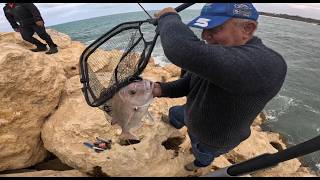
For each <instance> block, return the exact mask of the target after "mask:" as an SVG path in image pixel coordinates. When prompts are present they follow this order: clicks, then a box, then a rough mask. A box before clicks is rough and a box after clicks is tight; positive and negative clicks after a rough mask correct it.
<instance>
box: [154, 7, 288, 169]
mask: <svg viewBox="0 0 320 180" xmlns="http://www.w3.org/2000/svg"><path fill="white" fill-rule="evenodd" d="M258 16H259V15H258V12H257V11H256V9H255V8H254V7H253V5H252V4H251V3H217V4H215V3H211V4H206V5H205V6H204V7H203V8H202V10H201V15H200V16H199V17H197V18H195V19H194V20H193V21H191V22H190V23H189V24H188V26H192V27H195V28H201V29H203V31H202V39H203V40H204V41H202V40H200V39H198V37H197V36H196V35H195V34H194V33H193V31H192V30H191V29H190V28H189V27H188V26H187V25H185V24H184V23H183V22H182V21H181V18H180V16H179V15H178V14H177V12H176V11H175V10H174V9H173V8H165V9H163V10H161V11H160V12H158V13H157V14H156V17H157V18H158V27H157V31H158V32H159V33H160V37H161V43H162V46H163V50H164V53H165V55H166V57H167V58H168V59H169V60H170V61H171V62H172V63H173V64H175V65H177V66H179V67H181V68H182V69H184V70H186V71H187V73H186V74H185V75H184V76H183V77H182V78H180V79H178V80H176V81H173V82H167V83H159V82H157V83H155V88H154V90H153V94H154V96H155V97H170V98H178V97H183V96H187V103H186V104H185V105H183V106H175V107H171V108H170V110H169V123H170V124H171V125H172V126H174V127H175V128H177V129H179V128H182V127H183V126H186V127H187V129H188V134H189V137H190V139H191V145H192V151H193V154H194V156H195V160H194V161H193V162H191V163H189V164H187V165H185V169H186V170H189V171H191V170H195V169H198V168H200V167H206V166H209V165H210V164H211V163H212V162H213V160H214V158H216V157H218V156H220V155H222V154H225V153H227V152H228V151H230V150H232V149H233V148H235V147H236V146H238V145H239V144H240V143H241V142H242V141H244V140H245V139H247V138H248V137H249V136H250V134H251V131H250V126H251V124H252V122H253V120H254V119H255V117H256V116H257V115H258V114H259V113H260V112H261V111H262V110H263V108H264V107H265V105H266V104H267V103H268V102H269V101H270V100H271V99H272V98H273V97H274V96H275V95H276V94H277V93H278V92H279V91H280V89H281V87H282V84H283V82H284V80H285V76H286V72H287V65H286V62H285V61H284V59H283V58H282V56H281V55H280V54H278V53H277V52H275V51H274V50H272V49H270V48H268V47H266V46H265V45H264V44H263V43H262V41H261V39H259V38H258V37H256V36H254V35H253V34H254V32H255V30H256V28H257V24H258V23H257V19H258Z"/></svg>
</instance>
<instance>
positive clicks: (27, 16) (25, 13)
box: [3, 3, 43, 29]
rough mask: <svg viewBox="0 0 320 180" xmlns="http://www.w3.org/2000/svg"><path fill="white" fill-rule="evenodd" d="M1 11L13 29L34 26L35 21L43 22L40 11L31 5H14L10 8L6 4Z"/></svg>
mask: <svg viewBox="0 0 320 180" xmlns="http://www.w3.org/2000/svg"><path fill="white" fill-rule="evenodd" d="M3 11H4V14H5V16H6V18H7V19H8V21H9V23H10V25H11V26H12V28H14V29H15V28H18V27H19V25H20V26H21V27H25V26H28V25H34V24H35V22H36V21H43V19H42V17H41V14H40V11H39V10H38V8H37V7H36V6H35V5H34V4H33V3H15V6H14V7H12V8H11V7H10V6H9V5H8V3H7V4H6V5H5V7H4V8H3ZM17 23H19V25H18V24H17Z"/></svg>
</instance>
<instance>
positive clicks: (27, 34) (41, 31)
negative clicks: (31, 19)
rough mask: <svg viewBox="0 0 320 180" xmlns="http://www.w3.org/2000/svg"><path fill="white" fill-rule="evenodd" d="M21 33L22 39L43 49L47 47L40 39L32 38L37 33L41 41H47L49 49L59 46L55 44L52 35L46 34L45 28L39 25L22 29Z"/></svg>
mask: <svg viewBox="0 0 320 180" xmlns="http://www.w3.org/2000/svg"><path fill="white" fill-rule="evenodd" d="M20 33H21V36H22V39H24V40H25V41H28V42H30V43H32V44H34V45H36V46H37V47H43V46H46V45H45V44H43V43H41V42H40V41H39V40H38V39H36V38H34V37H32V36H33V34H34V33H37V34H38V36H39V37H40V38H41V39H43V40H44V41H46V43H47V44H48V45H49V47H57V45H56V44H54V43H53V41H52V39H51V37H50V35H49V34H48V33H47V32H46V29H45V27H40V26H37V25H29V26H25V27H22V28H20Z"/></svg>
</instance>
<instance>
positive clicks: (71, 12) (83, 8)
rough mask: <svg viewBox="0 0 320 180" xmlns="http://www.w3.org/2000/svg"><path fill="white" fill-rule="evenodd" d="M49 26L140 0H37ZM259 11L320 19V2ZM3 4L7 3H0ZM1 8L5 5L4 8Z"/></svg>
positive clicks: (2, 26)
mask: <svg viewBox="0 0 320 180" xmlns="http://www.w3.org/2000/svg"><path fill="white" fill-rule="evenodd" d="M35 4H36V6H37V7H38V8H39V10H40V12H41V14H42V17H43V18H44V20H45V23H46V26H51V25H55V24H61V23H65V22H71V21H76V20H81V19H88V18H92V17H98V16H106V15H110V14H118V13H123V12H132V11H141V8H140V6H139V5H138V4H137V3H35ZM141 4H142V6H144V8H145V9H146V10H159V9H162V8H164V7H167V6H172V7H176V6H178V5H179V3H141ZM203 5H204V3H197V4H195V5H193V6H191V7H190V9H201V8H202V6H203ZM254 5H255V7H256V8H257V10H258V11H264V12H272V13H283V14H290V15H298V16H302V17H308V18H314V19H320V3H254ZM0 6H1V7H3V6H4V3H0ZM1 9H2V8H1ZM8 31H12V29H11V26H10V24H9V23H8V22H7V19H6V18H5V16H4V13H3V12H2V13H0V32H8Z"/></svg>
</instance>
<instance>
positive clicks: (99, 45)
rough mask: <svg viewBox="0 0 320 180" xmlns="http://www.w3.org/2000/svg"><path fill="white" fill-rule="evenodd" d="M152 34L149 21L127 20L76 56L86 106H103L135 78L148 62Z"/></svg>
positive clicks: (152, 42) (153, 30) (152, 40)
mask: <svg viewBox="0 0 320 180" xmlns="http://www.w3.org/2000/svg"><path fill="white" fill-rule="evenodd" d="M145 31H147V32H148V33H145ZM145 34H147V35H145ZM154 37H155V27H154V26H153V25H152V24H150V23H149V22H147V21H137V22H129V23H123V24H120V25H118V26H117V27H115V28H114V29H112V30H111V31H109V32H108V33H106V34H105V35H103V36H102V37H100V38H99V39H98V40H96V41H95V42H93V43H92V44H91V45H89V46H88V48H87V49H86V50H85V51H84V52H83V54H82V56H81V58H80V66H81V68H80V70H81V71H82V72H81V76H82V77H81V79H82V82H83V83H84V84H85V86H84V87H85V88H84V92H85V94H86V100H87V102H88V104H89V105H91V106H95V107H97V106H101V105H102V106H103V104H106V101H107V100H109V99H110V98H112V96H113V95H114V94H115V93H116V92H117V91H118V90H119V89H120V88H122V87H124V86H126V85H128V84H129V83H130V82H131V81H132V80H133V79H134V78H137V77H138V75H139V74H140V73H141V72H142V71H143V69H144V68H145V66H146V64H147V63H148V60H149V57H147V56H148V55H150V54H151V51H152V48H153V46H154V43H155V39H156V38H154ZM104 108H106V107H104Z"/></svg>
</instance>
